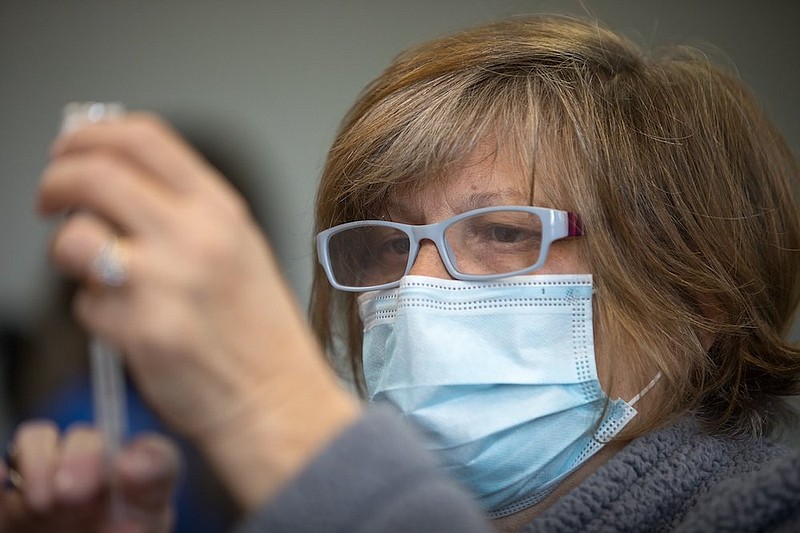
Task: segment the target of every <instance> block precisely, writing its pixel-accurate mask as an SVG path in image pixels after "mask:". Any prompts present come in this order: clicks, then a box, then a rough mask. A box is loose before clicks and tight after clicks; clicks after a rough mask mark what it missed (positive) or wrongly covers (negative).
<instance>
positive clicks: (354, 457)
mask: <svg viewBox="0 0 800 533" xmlns="http://www.w3.org/2000/svg"><path fill="white" fill-rule="evenodd" d="M238 531H240V532H243V533H244V532H256V531H270V532H271V531H291V532H318V531H325V532H334V531H341V532H365V533H366V532H372V533H374V532H401V531H403V532H406V531H411V532H417V531H437V532H439V531H441V532H450V531H456V532H472V531H475V532H477V531H491V525H490V523H489V522H487V521H486V519H485V518H484V517H483V516H482V514H481V512H480V510H479V509H477V507H476V506H475V504H474V503H473V502H472V501H471V499H470V497H469V496H468V495H467V494H466V493H465V492H463V491H462V490H461V489H460V488H458V487H457V486H456V485H455V484H453V483H452V482H450V481H449V480H446V479H444V478H443V477H441V476H440V474H439V473H438V472H437V470H436V467H435V464H434V461H433V459H432V458H431V457H429V456H428V454H427V453H426V452H425V451H424V450H423V449H422V446H421V445H420V443H419V441H418V439H417V437H416V436H415V435H414V434H413V431H411V430H410V429H409V428H407V427H405V426H404V425H403V424H402V423H401V422H400V421H398V420H397V419H396V417H395V416H393V415H391V414H389V413H387V412H385V411H382V410H380V409H369V410H368V411H367V412H366V413H365V415H364V416H363V417H362V419H361V420H360V421H359V422H358V423H356V424H355V425H354V426H352V427H351V428H349V429H348V430H347V431H345V432H344V433H343V434H342V435H340V436H339V437H338V438H337V439H336V440H335V441H334V442H333V443H332V444H331V445H330V446H329V447H328V448H327V449H326V450H325V451H324V452H323V453H322V454H321V455H320V456H319V457H317V458H316V459H315V460H314V461H313V462H312V464H311V465H309V467H308V468H307V469H306V470H305V471H304V472H303V473H302V474H301V475H300V476H299V477H298V478H297V479H295V480H294V481H293V482H292V483H290V484H289V486H287V487H285V488H284V489H283V490H282V492H281V493H280V494H279V495H278V496H277V497H276V498H275V500H273V501H272V502H270V503H269V504H268V505H265V506H264V507H263V508H262V509H261V510H260V512H258V513H255V514H253V515H252V516H250V517H248V518H247V519H246V521H245V522H244V523H242V524H241V526H240V528H239V529H238ZM526 531H531V532H532V531H536V532H538V531H636V532H638V531H648V532H649V531H698V532H700V531H702V532H705V531H729V532H746V531H779V532H790V531H798V532H800V452H798V451H796V450H793V449H787V448H783V447H780V446H777V445H774V444H771V443H769V442H766V441H761V440H757V441H754V440H744V439H743V440H733V439H724V438H719V437H712V436H707V435H703V434H702V433H700V431H699V430H698V427H697V424H696V423H695V422H694V421H693V420H692V419H688V418H687V419H685V420H682V421H680V422H679V423H677V424H676V425H674V426H672V427H668V428H665V429H663V430H660V431H657V432H654V433H652V434H650V435H647V436H645V437H642V438H640V439H637V440H636V441H634V442H632V443H631V444H629V445H628V446H626V447H625V448H624V449H623V450H622V451H620V452H618V453H617V454H616V455H615V456H614V457H612V458H611V459H610V460H609V461H608V462H607V463H606V464H604V465H603V466H602V467H600V468H599V469H598V470H597V471H596V472H595V473H594V474H592V475H591V476H589V477H588V478H587V479H586V480H585V481H584V482H583V483H581V484H580V485H579V486H578V487H576V488H574V489H573V490H572V491H570V492H569V493H567V494H566V495H565V496H563V497H562V498H560V499H559V500H558V501H557V502H556V503H555V504H554V505H553V506H551V507H550V508H549V509H547V510H546V511H545V512H544V513H543V514H542V515H540V516H539V517H538V518H536V519H534V520H533V521H532V522H531V523H530V524H529V525H528V526H527V528H526Z"/></svg>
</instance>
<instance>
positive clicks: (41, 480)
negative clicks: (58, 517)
mask: <svg viewBox="0 0 800 533" xmlns="http://www.w3.org/2000/svg"><path fill="white" fill-rule="evenodd" d="M14 453H15V455H16V462H17V471H18V472H19V474H20V476H21V477H22V479H23V480H24V481H23V483H22V486H21V492H22V496H23V499H24V500H25V501H26V503H27V504H28V505H29V506H30V507H31V508H32V509H35V510H36V511H39V512H45V511H47V510H48V509H49V508H50V507H51V505H52V502H53V488H52V484H53V475H54V473H55V468H56V464H57V459H58V428H57V427H56V425H55V424H53V423H52V422H49V421H34V422H26V423H24V424H23V425H21V426H20V427H19V429H18V430H17V433H16V435H15V437H14Z"/></svg>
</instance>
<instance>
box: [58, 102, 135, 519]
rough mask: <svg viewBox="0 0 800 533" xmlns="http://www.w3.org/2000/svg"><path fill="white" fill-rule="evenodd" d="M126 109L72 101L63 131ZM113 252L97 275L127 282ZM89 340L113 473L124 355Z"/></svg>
mask: <svg viewBox="0 0 800 533" xmlns="http://www.w3.org/2000/svg"><path fill="white" fill-rule="evenodd" d="M124 112H125V108H124V106H122V104H119V103H99V102H86V103H71V104H68V105H67V106H66V107H65V108H64V117H63V120H62V124H61V132H62V133H64V132H68V131H71V130H74V129H76V128H79V127H80V126H81V125H82V124H85V123H87V122H97V121H100V120H109V119H114V118H119V117H120V116H122V114H123V113H124ZM114 253H115V249H114V248H113V243H112V244H110V245H108V246H106V247H104V249H103V250H101V252H100V255H99V256H98V258H97V260H96V261H95V264H94V265H93V269H94V271H95V272H94V274H95V275H96V276H98V277H99V278H101V279H102V280H103V281H104V282H105V283H106V284H108V285H112V286H113V285H119V284H121V282H122V281H124V279H123V278H124V269H123V268H122V267H123V266H124V265H122V264H121V263H120V262H119V261H120V258H118V257H114V255H113V254H114ZM89 343H90V344H89V357H90V367H91V380H92V407H93V411H94V421H95V424H96V425H97V427H98V429H99V430H100V432H101V434H102V436H103V440H104V449H105V462H106V470H107V471H108V472H109V474H111V473H113V461H114V459H115V458H116V457H117V454H118V453H119V451H120V450H121V449H122V444H123V440H124V438H125V433H126V431H127V410H126V405H125V381H124V373H123V369H122V357H121V354H120V353H119V351H118V350H117V349H116V348H114V347H113V346H112V345H110V344H109V343H108V342H106V341H105V340H103V339H100V338H97V337H94V338H92V339H90V341H89ZM110 482H111V489H110V490H111V493H110V499H109V505H110V507H109V512H110V514H111V518H112V519H119V518H121V516H122V514H123V512H124V509H123V502H122V495H121V494H120V491H119V487H118V486H117V483H116V481H115V479H114V477H113V476H112V477H111V479H110Z"/></svg>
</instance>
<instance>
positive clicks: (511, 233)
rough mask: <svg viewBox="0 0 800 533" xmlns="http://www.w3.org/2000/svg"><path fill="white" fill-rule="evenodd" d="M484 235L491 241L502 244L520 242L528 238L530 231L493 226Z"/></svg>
mask: <svg viewBox="0 0 800 533" xmlns="http://www.w3.org/2000/svg"><path fill="white" fill-rule="evenodd" d="M486 233H487V237H488V238H489V239H491V240H492V241H496V242H502V243H514V242H520V241H524V240H525V239H528V238H530V231H526V230H524V229H520V228H515V227H510V226H493V227H491V228H488V229H487V232H486Z"/></svg>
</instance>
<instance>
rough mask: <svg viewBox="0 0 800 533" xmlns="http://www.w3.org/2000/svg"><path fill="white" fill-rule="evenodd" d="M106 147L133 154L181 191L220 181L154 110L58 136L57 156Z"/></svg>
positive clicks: (55, 146)
mask: <svg viewBox="0 0 800 533" xmlns="http://www.w3.org/2000/svg"><path fill="white" fill-rule="evenodd" d="M97 148H106V149H110V150H113V151H116V152H119V153H121V154H124V155H125V156H126V157H129V158H131V159H132V160H134V161H136V162H137V163H138V164H139V165H141V166H142V167H143V168H144V169H146V170H147V171H148V172H150V173H152V174H154V175H155V176H158V177H159V179H160V180H161V181H162V182H163V183H165V184H167V185H169V186H170V187H172V188H174V189H175V190H177V191H192V190H196V189H198V188H203V187H205V186H206V184H207V183H208V182H209V181H218V177H216V172H215V171H214V170H213V168H212V167H211V166H210V165H209V164H208V163H207V162H206V160H205V159H204V158H203V157H202V156H201V155H200V154H199V153H198V152H197V151H196V150H195V149H194V148H193V147H191V146H190V145H189V144H188V143H187V142H186V141H185V140H184V139H183V138H182V137H181V136H180V135H179V134H178V133H177V132H176V131H175V130H174V129H172V128H171V127H170V126H169V125H167V124H166V123H165V122H164V121H163V120H161V119H160V118H158V117H157V116H155V115H153V114H150V113H129V114H127V115H126V116H125V117H123V118H122V119H119V120H113V121H101V122H98V123H96V124H89V125H86V126H83V127H81V128H79V129H78V130H75V131H73V132H71V133H68V134H66V135H62V136H60V137H59V138H58V139H56V141H55V143H54V144H53V147H52V149H51V154H52V155H53V156H60V155H63V154H66V153H69V152H74V151H83V150H89V149H97Z"/></svg>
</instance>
